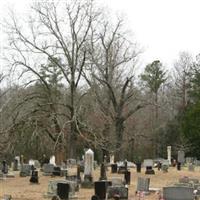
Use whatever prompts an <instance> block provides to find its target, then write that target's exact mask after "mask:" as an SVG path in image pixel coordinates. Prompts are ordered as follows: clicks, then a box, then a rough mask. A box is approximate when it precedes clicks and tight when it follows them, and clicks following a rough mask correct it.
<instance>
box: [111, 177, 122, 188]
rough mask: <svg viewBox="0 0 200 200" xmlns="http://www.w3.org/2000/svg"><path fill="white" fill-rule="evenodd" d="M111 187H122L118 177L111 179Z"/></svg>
mask: <svg viewBox="0 0 200 200" xmlns="http://www.w3.org/2000/svg"><path fill="white" fill-rule="evenodd" d="M111 182H112V186H124V182H123V180H122V178H120V177H112V178H111Z"/></svg>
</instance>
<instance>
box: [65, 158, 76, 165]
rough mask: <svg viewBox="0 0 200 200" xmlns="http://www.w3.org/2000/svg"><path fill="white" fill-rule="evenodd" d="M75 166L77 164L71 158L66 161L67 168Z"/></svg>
mask: <svg viewBox="0 0 200 200" xmlns="http://www.w3.org/2000/svg"><path fill="white" fill-rule="evenodd" d="M76 164H77V162H76V159H73V158H70V159H67V165H68V166H69V167H72V166H75V165H76Z"/></svg>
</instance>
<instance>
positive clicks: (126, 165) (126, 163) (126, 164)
mask: <svg viewBox="0 0 200 200" xmlns="http://www.w3.org/2000/svg"><path fill="white" fill-rule="evenodd" d="M124 167H125V171H127V170H128V162H127V160H125V161H124Z"/></svg>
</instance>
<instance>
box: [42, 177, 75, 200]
mask: <svg viewBox="0 0 200 200" xmlns="http://www.w3.org/2000/svg"><path fill="white" fill-rule="evenodd" d="M58 183H64V184H69V199H70V198H74V197H75V187H76V183H75V182H74V181H68V180H50V181H49V184H48V191H47V194H45V197H48V198H49V197H53V196H56V195H58V193H57V192H58Z"/></svg>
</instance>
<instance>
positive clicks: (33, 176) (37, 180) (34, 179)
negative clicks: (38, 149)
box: [30, 170, 39, 183]
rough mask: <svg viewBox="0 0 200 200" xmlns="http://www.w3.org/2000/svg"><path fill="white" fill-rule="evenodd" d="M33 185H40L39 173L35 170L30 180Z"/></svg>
mask: <svg viewBox="0 0 200 200" xmlns="http://www.w3.org/2000/svg"><path fill="white" fill-rule="evenodd" d="M30 182H31V183H39V177H38V171H35V170H33V171H32V173H31V178H30Z"/></svg>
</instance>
